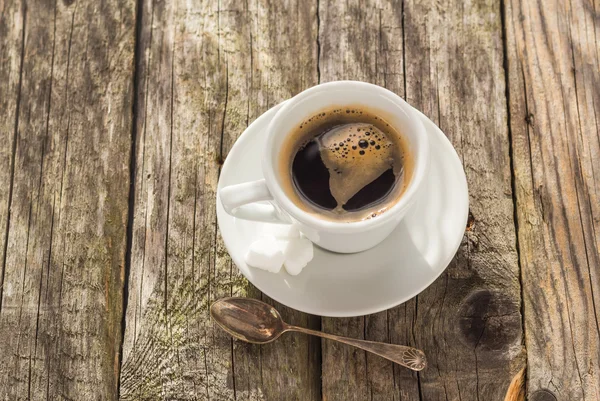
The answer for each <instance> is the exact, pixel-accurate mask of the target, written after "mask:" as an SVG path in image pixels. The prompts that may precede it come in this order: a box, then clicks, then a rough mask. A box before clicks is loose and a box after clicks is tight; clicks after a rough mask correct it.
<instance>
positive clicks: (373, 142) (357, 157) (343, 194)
mask: <svg viewBox="0 0 600 401" xmlns="http://www.w3.org/2000/svg"><path fill="white" fill-rule="evenodd" d="M355 132H359V134H358V135H357V136H353V134H352V133H355ZM367 132H370V133H376V134H377V135H378V137H379V139H371V138H373V136H371V137H370V138H369V140H367V138H368V137H366V136H363V133H365V134H366V133H367ZM319 141H320V145H321V146H320V148H321V159H322V160H323V163H324V164H325V166H326V167H327V169H328V170H329V171H335V172H336V173H337V174H331V175H330V177H329V188H330V190H331V194H332V195H333V197H334V198H335V200H336V202H337V204H338V208H339V207H342V206H343V205H344V204H346V202H348V200H350V199H351V198H352V197H353V196H354V195H356V193H358V192H359V191H360V190H361V189H362V188H364V187H365V186H366V185H368V184H369V183H371V182H373V181H374V180H375V179H376V178H377V177H379V176H380V175H382V174H383V173H384V172H386V171H387V170H389V169H390V168H393V166H394V160H393V149H392V147H393V143H392V141H391V140H390V139H389V138H388V137H387V135H386V134H385V133H384V132H382V131H381V130H380V129H379V128H377V127H376V126H374V125H372V124H367V123H350V124H344V125H339V126H337V127H335V128H333V129H331V130H330V131H328V132H327V133H325V134H324V135H323V136H322V137H321V138H320V139H319ZM342 141H347V142H348V143H349V144H350V145H351V146H350V147H348V149H347V150H345V151H343V152H341V151H340V149H339V145H338V143H340V142H342ZM365 150H370V152H365ZM346 154H347V156H346Z"/></svg>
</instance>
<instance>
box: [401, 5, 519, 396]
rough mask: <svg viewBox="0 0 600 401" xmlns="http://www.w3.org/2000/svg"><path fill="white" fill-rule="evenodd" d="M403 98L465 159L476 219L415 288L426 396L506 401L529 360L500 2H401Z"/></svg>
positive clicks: (423, 393)
mask: <svg viewBox="0 0 600 401" xmlns="http://www.w3.org/2000/svg"><path fill="white" fill-rule="evenodd" d="M404 10H405V18H404V20H405V28H404V32H405V38H404V39H405V44H406V47H405V48H406V53H405V58H406V93H407V100H408V101H409V102H410V103H411V104H413V105H415V106H416V107H417V108H419V109H421V110H423V112H424V113H425V114H426V115H428V116H429V117H430V118H431V119H432V120H433V121H435V122H436V123H437V124H438V125H439V126H440V128H441V129H442V130H443V131H444V132H445V133H446V135H448V137H449V139H450V140H451V142H452V143H453V144H454V146H455V148H456V149H457V151H458V153H459V155H460V157H461V158H462V161H463V165H464V167H465V171H466V175H467V181H468V184H469V189H470V199H469V200H470V211H471V221H470V223H469V227H468V230H467V232H466V235H465V238H464V240H463V244H462V245H461V247H460V249H459V252H458V255H457V257H456V258H455V259H454V261H453V262H452V264H451V265H450V266H449V268H448V269H447V271H446V272H445V274H444V275H442V276H441V277H440V279H438V280H437V281H436V282H435V283H434V284H433V285H432V286H431V287H430V288H428V289H427V290H426V291H424V292H423V293H422V294H420V295H419V296H418V301H417V312H416V318H415V322H414V326H413V330H414V332H415V336H416V337H417V338H416V343H417V344H418V345H419V346H421V347H423V349H424V350H425V352H426V353H427V354H428V356H429V359H430V362H431V367H430V368H429V369H428V370H426V371H424V372H422V374H420V387H421V395H422V399H423V400H428V401H429V400H447V399H462V400H502V399H504V395H505V393H506V391H507V388H508V386H509V384H510V382H511V379H512V378H513V377H514V376H515V375H516V373H517V372H518V371H519V370H520V369H521V368H522V366H523V364H524V349H523V347H522V323H521V314H520V305H521V297H520V283H519V266H518V256H517V252H516V239H515V226H514V218H513V216H514V205H513V198H512V191H511V171H510V157H509V150H510V146H509V136H508V125H507V107H506V96H505V72H504V69H503V60H504V57H503V45H502V20H501V9H500V4H499V3H498V2H496V1H491V0H486V1H477V2H463V1H450V2H445V3H444V4H443V6H441V5H440V4H439V3H437V4H432V3H430V2H425V1H420V0H415V1H407V2H406V3H405V8H404Z"/></svg>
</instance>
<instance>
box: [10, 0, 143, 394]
mask: <svg viewBox="0 0 600 401" xmlns="http://www.w3.org/2000/svg"><path fill="white" fill-rule="evenodd" d="M9 3H11V2H8V3H6V2H3V3H2V8H3V7H5V6H6V5H7V4H9ZM8 7H11V6H8ZM12 7H14V9H13V10H8V12H7V13H6V14H5V12H4V11H7V10H3V12H2V19H3V23H2V28H0V29H2V31H3V32H2V34H1V35H0V37H1V39H2V40H5V39H9V40H15V39H16V40H17V43H20V42H19V41H18V36H19V35H20V31H21V30H24V31H23V35H24V36H23V38H24V42H23V50H22V55H23V59H22V72H21V75H22V79H21V83H20V88H19V95H17V99H19V100H18V102H17V103H18V104H17V105H18V109H15V110H16V113H17V117H16V120H15V122H14V124H15V125H14V126H13V127H14V129H16V131H13V134H14V136H15V140H16V143H15V153H14V175H13V177H12V184H11V188H12V199H11V202H10V205H9V207H10V211H11V212H10V221H9V222H8V234H7V244H6V254H5V255H4V257H5V264H4V266H3V268H4V282H3V291H2V303H1V309H0V398H2V399H115V398H116V396H117V382H118V372H119V350H120V343H121V320H122V304H123V300H122V291H123V284H124V283H123V274H124V268H125V247H126V233H125V231H126V229H125V228H126V225H127V197H128V192H129V187H128V184H129V155H130V145H131V140H130V134H131V116H132V113H131V111H132V110H131V105H132V101H133V91H132V88H133V85H132V84H133V46H134V29H133V26H134V9H135V4H134V2H133V1H107V2H104V3H102V4H96V3H87V4H85V3H79V2H77V3H74V2H66V1H65V2H56V3H51V2H45V1H31V2H27V3H26V4H22V5H20V4H18V3H17V2H13V5H12ZM19 10H20V11H19ZM5 18H6V19H7V20H8V21H7V22H9V23H8V25H4V21H5ZM5 29H8V31H9V32H12V33H8V34H7V36H5V33H6V31H5ZM15 35H16V36H15ZM13 46H14V45H13V44H11V45H10V46H9V47H8V49H9V52H12V54H9V60H8V61H9V63H8V65H9V66H11V70H12V69H13V67H12V66H13V65H14V63H15V61H14V54H15V53H14V51H12V50H10V49H11V48H12V47H13ZM1 51H4V46H2V50H1ZM2 64H4V59H3V62H2ZM12 73H13V72H11V74H10V75H9V76H8V77H6V76H2V77H0V79H1V80H2V81H4V80H5V78H6V79H8V82H9V85H12V83H14V82H15V78H14V77H13V76H12ZM14 73H17V72H14ZM6 94H7V96H12V95H13V94H14V93H10V91H7V93H6ZM2 97H4V93H3V94H2ZM9 102H10V101H9ZM14 106H15V103H12V104H10V103H9V104H8V105H6V104H3V105H2V107H3V109H2V110H1V111H0V114H2V115H3V116H4V115H5V110H4V107H14ZM14 112H15V111H13V110H6V114H7V115H10V114H11V113H14ZM13 115H14V114H13ZM2 135H5V132H4V126H3V133H2ZM10 144H11V141H9V140H7V141H3V142H2V145H1V146H2V154H3V155H5V154H7V153H8V154H10V153H12V150H11V149H8V150H7V148H5V146H11V145H10ZM2 174H4V172H3V173H2ZM2 184H3V186H4V184H5V183H2ZM6 184H8V183H6ZM3 190H4V189H3ZM3 196H4V195H3ZM4 200H5V199H4V198H3V201H4Z"/></svg>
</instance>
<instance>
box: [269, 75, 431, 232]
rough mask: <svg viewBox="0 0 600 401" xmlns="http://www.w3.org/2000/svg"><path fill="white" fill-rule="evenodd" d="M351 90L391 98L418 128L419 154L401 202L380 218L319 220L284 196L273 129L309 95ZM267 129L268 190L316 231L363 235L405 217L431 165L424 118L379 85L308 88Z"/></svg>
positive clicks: (357, 83)
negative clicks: (362, 233) (360, 233)
mask: <svg viewBox="0 0 600 401" xmlns="http://www.w3.org/2000/svg"><path fill="white" fill-rule="evenodd" d="M349 88H350V89H354V90H361V91H376V92H378V94H379V95H382V96H385V97H386V98H388V100H391V101H392V102H393V103H394V104H395V105H396V106H398V108H400V109H402V110H403V111H404V112H405V113H406V114H407V115H408V116H409V118H410V120H411V122H413V123H414V124H415V125H416V129H417V131H418V133H417V136H416V137H417V138H418V140H417V141H416V155H415V165H414V169H413V174H412V177H411V180H410V182H409V184H408V186H407V187H406V189H405V190H404V193H403V194H402V196H401V197H400V199H399V200H398V202H396V203H395V204H394V205H393V206H391V207H390V208H389V209H388V210H386V211H385V212H384V213H382V214H381V215H379V216H377V218H373V219H366V220H359V221H351V222H342V221H332V220H326V219H320V218H318V217H317V216H316V215H315V214H311V213H309V212H306V211H304V210H302V209H301V208H300V207H298V206H296V204H295V203H294V202H292V200H291V199H290V198H289V197H288V196H287V195H286V194H285V191H284V190H283V188H281V186H280V184H279V182H278V180H277V178H276V172H275V170H276V168H277V164H278V163H277V161H276V160H272V157H271V155H270V150H271V148H272V147H273V146H274V144H273V142H274V141H275V137H276V135H277V131H276V130H275V129H274V127H275V126H277V124H278V123H279V122H280V121H281V120H282V119H283V118H284V117H285V115H286V114H287V113H288V112H289V111H291V110H292V109H293V108H294V106H295V105H296V104H298V103H299V102H300V101H302V100H303V99H304V98H306V97H307V96H311V95H313V94H315V93H318V92H323V91H327V92H331V91H333V90H348V89H349ZM267 130H268V134H267V141H266V145H265V150H266V152H267V153H268V154H269V156H268V157H264V158H263V160H262V169H263V174H264V176H265V181H266V184H267V187H268V188H269V191H270V192H271V195H272V196H273V199H274V200H275V202H276V203H277V204H278V205H279V207H280V208H281V209H282V210H283V211H285V212H286V213H288V214H289V215H290V216H291V217H292V218H293V219H294V220H297V221H299V222H300V223H302V224H304V225H306V226H308V227H311V228H313V229H317V230H323V231H327V232H335V233H355V232H363V231H367V230H369V229H372V228H375V227H378V226H381V225H383V224H385V223H387V222H389V221H390V220H393V219H394V218H395V217H396V216H399V215H401V214H403V213H404V212H405V211H406V210H407V209H408V208H409V207H410V206H411V205H412V204H413V203H414V200H415V194H416V193H417V192H418V189H419V188H420V187H421V184H422V183H423V181H424V178H425V175H426V170H427V166H428V165H429V153H430V151H429V138H428V136H427V132H426V131H425V127H424V126H423V124H422V122H421V119H420V118H419V116H418V115H417V113H416V112H415V111H414V109H413V108H412V106H410V105H409V104H408V103H407V102H406V101H405V100H404V99H402V98H401V97H400V96H398V95H397V94H395V93H394V92H392V91H390V90H388V89H386V88H383V87H381V86H379V85H374V84H370V83H367V82H361V81H332V82H327V83H322V84H319V85H316V86H313V87H311V88H308V89H306V90H304V91H302V92H300V93H299V94H297V95H296V96H294V97H293V98H291V99H289V100H287V101H286V102H284V103H283V105H282V106H281V108H280V109H279V110H278V111H277V113H276V114H275V116H274V117H273V119H272V120H271V122H270V123H269V126H268V129H267Z"/></svg>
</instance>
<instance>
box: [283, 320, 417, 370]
mask: <svg viewBox="0 0 600 401" xmlns="http://www.w3.org/2000/svg"><path fill="white" fill-rule="evenodd" d="M285 329H286V331H299V332H301V333H306V334H310V335H313V336H318V337H323V338H327V339H329V340H334V341H339V342H341V343H344V344H348V345H352V346H354V347H356V348H360V349H362V350H365V351H368V352H372V353H373V354H375V355H379V356H380V357H382V358H385V359H388V360H390V361H392V362H395V363H397V364H398V365H402V366H404V367H407V368H409V369H412V370H416V371H419V370H423V369H425V367H426V366H427V359H426V358H425V354H424V353H423V351H421V350H420V349H416V348H413V347H407V346H404V345H396V344H386V343H380V342H376V341H366V340H357V339H355V338H348V337H341V336H336V335H334V334H328V333H323V332H321V331H315V330H311V329H306V328H304V327H297V326H289V325H288V326H286V328H285Z"/></svg>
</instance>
